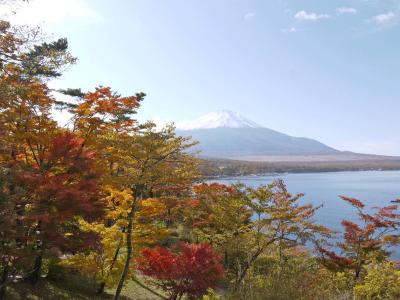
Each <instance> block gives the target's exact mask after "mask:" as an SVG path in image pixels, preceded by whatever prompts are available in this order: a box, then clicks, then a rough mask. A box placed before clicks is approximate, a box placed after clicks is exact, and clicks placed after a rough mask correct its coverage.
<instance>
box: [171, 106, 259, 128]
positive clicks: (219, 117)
mask: <svg viewBox="0 0 400 300" xmlns="http://www.w3.org/2000/svg"><path fill="white" fill-rule="evenodd" d="M257 127H261V126H260V125H258V124H257V123H255V122H253V121H251V120H249V119H247V118H245V117H243V116H242V115H240V114H239V113H236V112H232V111H229V110H220V111H215V112H210V113H208V114H206V115H204V116H202V117H200V118H198V119H196V120H194V121H192V122H187V123H183V124H179V125H178V126H177V129H180V130H194V129H211V128H257Z"/></svg>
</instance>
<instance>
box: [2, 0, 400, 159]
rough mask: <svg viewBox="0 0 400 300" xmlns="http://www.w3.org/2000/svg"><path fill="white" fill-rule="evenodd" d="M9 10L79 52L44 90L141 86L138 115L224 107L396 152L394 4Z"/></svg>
mask: <svg viewBox="0 0 400 300" xmlns="http://www.w3.org/2000/svg"><path fill="white" fill-rule="evenodd" d="M6 13H7V7H4V6H3V7H0V15H1V14H3V15H4V14H6ZM8 18H9V19H11V21H12V22H13V23H15V24H29V25H34V24H38V23H39V24H41V26H42V27H43V29H44V31H45V32H46V33H48V34H49V38H58V37H67V38H68V40H69V44H70V49H71V52H72V53H73V54H74V55H75V56H77V57H78V59H79V60H78V63H77V64H76V65H74V66H72V67H71V68H70V69H68V70H67V72H65V74H64V76H63V77H62V78H60V79H58V80H56V81H53V82H51V83H50V85H51V86H52V87H53V88H68V87H70V88H77V87H80V88H82V89H83V90H85V91H89V90H93V89H94V88H95V87H96V86H99V85H103V86H111V87H112V88H113V89H114V90H116V91H118V92H120V93H121V94H123V95H132V94H134V93H136V92H141V91H142V92H145V93H146V94H147V97H146V99H145V101H144V102H143V105H142V107H141V108H140V110H139V113H138V118H139V119H140V120H142V121H144V120H147V119H153V120H156V121H158V122H172V121H174V122H178V123H179V122H183V121H189V120H192V119H195V118H197V117H200V116H201V115H204V114H206V113H208V112H211V111H215V110H221V109H228V110H232V111H235V112H239V113H240V114H242V115H244V116H246V117H247V118H249V119H251V120H253V121H254V122H257V123H259V124H261V125H263V126H265V127H268V128H271V129H275V130H278V131H280V132H284V133H287V134H290V135H293V136H301V137H309V138H314V139H317V140H319V141H321V142H323V143H325V144H327V145H329V146H332V147H335V148H337V149H340V150H349V151H355V152H361V153H374V154H385V155H400V122H399V121H398V118H399V112H400V39H399V36H400V0H341V1H340V0H114V1H109V0H30V1H29V3H28V4H21V5H20V8H19V9H18V10H17V12H16V14H15V15H12V16H9V17H8Z"/></svg>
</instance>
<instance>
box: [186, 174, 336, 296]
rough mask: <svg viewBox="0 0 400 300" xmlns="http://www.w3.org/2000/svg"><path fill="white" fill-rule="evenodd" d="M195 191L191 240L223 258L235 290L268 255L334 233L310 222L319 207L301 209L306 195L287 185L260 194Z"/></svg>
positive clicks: (215, 187) (237, 188)
mask: <svg viewBox="0 0 400 300" xmlns="http://www.w3.org/2000/svg"><path fill="white" fill-rule="evenodd" d="M194 191H195V192H196V196H195V198H194V199H193V200H192V204H191V205H192V207H193V208H194V209H193V210H192V211H194V213H193V216H191V217H189V219H188V220H189V223H191V226H192V228H193V231H192V234H193V235H194V237H193V238H194V239H195V240H196V239H199V240H206V241H208V242H210V243H211V244H212V245H215V247H216V248H217V249H219V250H220V251H221V252H222V253H223V255H224V263H225V266H226V267H227V269H228V272H229V273H230V276H232V279H233V282H234V284H233V289H234V290H237V289H239V288H240V285H241V283H242V281H243V279H244V278H245V276H246V275H247V273H248V271H249V270H250V269H251V268H252V266H253V265H254V263H255V262H256V261H257V259H258V258H259V257H261V256H262V255H263V254H265V253H266V252H267V251H268V250H271V249H275V248H276V247H281V248H282V249H287V248H290V247H296V246H299V245H304V244H305V243H306V242H307V241H311V240H314V239H317V238H318V237H319V236H320V235H329V233H330V232H329V230H327V229H326V228H325V227H323V226H319V225H316V224H314V223H313V221H312V217H313V216H314V214H315V212H316V210H317V209H318V207H313V206H312V205H300V204H299V203H298V200H299V198H301V197H302V194H299V195H296V196H292V195H291V194H290V193H289V192H288V191H287V189H286V186H285V185H284V183H283V181H276V182H274V183H272V184H271V185H268V186H261V187H259V188H256V189H253V188H249V187H245V186H242V185H234V186H224V185H220V184H210V185H208V184H202V185H199V186H196V187H195V188H194ZM252 216H253V218H251V217H252Z"/></svg>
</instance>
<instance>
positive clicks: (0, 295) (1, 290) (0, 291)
mask: <svg viewBox="0 0 400 300" xmlns="http://www.w3.org/2000/svg"><path fill="white" fill-rule="evenodd" d="M7 280H8V265H7V264H5V265H4V269H3V274H2V275H1V280H0V300H3V299H5V297H6V286H7Z"/></svg>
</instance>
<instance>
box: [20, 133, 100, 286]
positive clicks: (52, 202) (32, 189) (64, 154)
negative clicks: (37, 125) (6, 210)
mask: <svg viewBox="0 0 400 300" xmlns="http://www.w3.org/2000/svg"><path fill="white" fill-rule="evenodd" d="M81 145H82V140H81V139H79V138H77V137H76V136H74V135H73V134H72V133H68V132H66V133H64V134H60V135H59V136H56V137H55V138H54V139H53V140H52V143H51V145H50V146H49V148H48V152H45V153H44V154H43V156H41V158H40V159H38V160H37V161H36V160H34V161H35V163H33V165H32V166H30V167H29V168H27V169H25V170H22V172H21V174H20V175H19V178H18V179H17V184H18V185H19V186H21V187H22V188H23V189H24V190H25V191H26V194H27V195H29V197H23V198H22V199H20V200H19V201H18V204H19V205H20V206H21V207H23V208H24V213H23V215H22V216H20V217H19V220H20V221H21V223H22V226H23V227H24V229H25V235H24V236H23V237H22V243H23V244H24V247H30V248H32V249H33V250H34V251H35V252H36V253H37V254H36V258H35V263H34V268H33V270H32V271H31V274H30V275H29V276H28V277H29V279H30V280H31V281H32V282H33V283H36V282H37V280H38V278H39V274H40V270H41V265H42V259H43V256H44V255H45V254H46V251H48V250H50V249H52V251H54V250H55V249H57V250H58V251H61V253H65V252H66V251H68V252H70V251H73V250H74V249H75V251H76V249H77V248H80V247H82V246H83V245H86V246H87V245H88V244H90V239H88V237H89V236H87V235H85V234H84V232H82V231H80V229H79V224H78V223H77V221H76V218H78V217H82V218H85V219H87V220H95V219H96V218H98V217H100V216H101V213H102V211H103V204H102V203H101V202H100V201H99V195H98V183H99V176H98V174H97V173H96V170H95V168H94V163H93V162H94V160H95V156H94V153H92V152H90V151H87V150H86V149H82V147H81Z"/></svg>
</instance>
